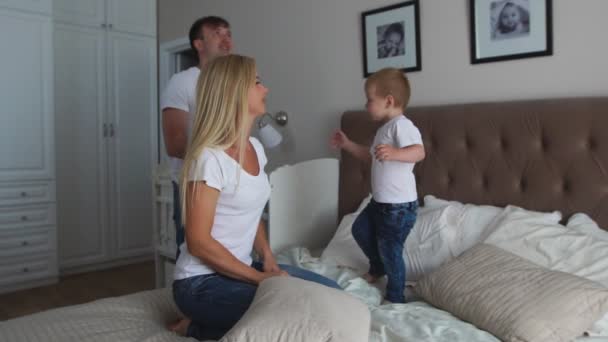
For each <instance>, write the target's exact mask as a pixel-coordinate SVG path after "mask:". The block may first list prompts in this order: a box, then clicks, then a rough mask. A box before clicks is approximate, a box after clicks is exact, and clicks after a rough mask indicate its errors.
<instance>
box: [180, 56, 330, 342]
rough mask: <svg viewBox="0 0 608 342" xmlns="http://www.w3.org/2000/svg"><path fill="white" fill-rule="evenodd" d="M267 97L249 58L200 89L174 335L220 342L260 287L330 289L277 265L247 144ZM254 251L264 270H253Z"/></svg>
mask: <svg viewBox="0 0 608 342" xmlns="http://www.w3.org/2000/svg"><path fill="white" fill-rule="evenodd" d="M267 93H268V89H267V88H266V87H264V85H262V83H261V82H260V80H259V78H258V77H257V75H256V68H255V62H254V60H253V59H252V58H249V57H244V56H238V55H230V56H224V57H218V58H216V59H214V60H213V61H212V62H211V63H210V64H209V65H208V66H207V68H206V69H205V71H204V73H203V74H202V75H201V76H200V78H199V81H198V85H197V113H196V117H195V119H194V124H193V127H192V138H191V142H190V145H189V147H188V151H187V153H186V157H185V158H184V167H183V171H182V182H181V183H182V184H181V187H182V189H181V190H182V191H181V194H182V208H184V210H183V214H184V217H185V218H186V225H185V226H186V242H185V243H184V244H182V245H181V246H180V250H181V254H180V256H179V258H178V260H177V263H176V267H175V279H176V280H175V281H174V282H173V297H174V299H175V302H176V304H177V306H178V307H179V309H180V310H181V311H182V312H183V313H184V314H185V315H186V317H188V318H187V319H184V320H182V321H180V322H179V323H177V324H176V325H174V326H173V327H172V329H173V330H175V331H177V332H178V333H182V334H185V335H187V336H191V337H195V338H197V339H199V340H205V339H220V338H221V337H222V336H223V335H224V334H225V333H226V332H227V331H228V330H229V329H230V328H231V327H232V326H233V325H234V324H235V323H236V322H237V321H238V320H239V319H240V318H241V317H242V315H243V314H244V313H245V311H246V310H247V308H248V307H249V305H250V304H251V302H252V300H253V297H254V295H255V291H256V288H257V285H258V284H259V283H260V282H261V281H263V280H264V279H266V278H269V277H274V276H287V275H291V276H296V277H299V278H302V279H307V280H311V281H315V282H318V283H321V284H324V285H327V286H330V287H334V288H340V287H339V286H338V284H336V283H335V282H334V281H332V280H330V279H327V278H324V277H322V276H320V275H318V274H315V273H313V272H309V271H305V270H302V269H298V268H296V267H290V266H285V265H280V266H279V265H277V263H276V261H275V258H274V256H273V254H272V251H271V250H270V247H269V245H268V240H267V238H266V233H265V227H264V225H263V223H262V222H261V220H260V218H261V214H262V210H263V208H264V206H265V204H266V202H267V201H268V198H269V196H270V185H269V183H268V177H267V175H266V173H265V172H264V165H265V164H266V156H265V155H264V150H263V147H262V145H261V144H260V143H259V141H257V140H256V139H255V138H251V137H250V131H251V127H252V124H253V122H254V121H255V119H256V118H258V117H260V116H262V115H263V114H264V113H265V112H266V105H265V98H266V94H267ZM252 249H255V251H256V252H257V253H258V255H260V256H261V257H262V260H263V262H262V263H259V262H252V259H251V256H250V255H251V252H252Z"/></svg>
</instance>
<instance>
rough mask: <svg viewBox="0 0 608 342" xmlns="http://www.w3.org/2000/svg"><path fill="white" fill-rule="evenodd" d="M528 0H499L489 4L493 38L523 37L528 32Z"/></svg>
mask: <svg viewBox="0 0 608 342" xmlns="http://www.w3.org/2000/svg"><path fill="white" fill-rule="evenodd" d="M529 1H530V0H501V1H495V2H492V4H491V5H490V17H491V23H492V25H491V30H492V32H491V37H492V39H493V40H499V39H510V38H519V37H525V36H528V35H529V34H530V6H529Z"/></svg>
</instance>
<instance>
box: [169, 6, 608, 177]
mask: <svg viewBox="0 0 608 342" xmlns="http://www.w3.org/2000/svg"><path fill="white" fill-rule="evenodd" d="M158 1H159V28H158V34H159V39H160V43H161V44H162V43H163V42H166V41H170V40H173V39H177V38H182V37H184V36H186V34H187V30H188V28H189V25H190V24H191V23H192V21H193V20H194V19H196V18H198V17H200V16H204V15H212V14H213V15H220V16H223V17H225V18H227V19H228V20H229V21H230V22H231V24H232V27H233V34H234V40H235V45H236V52H238V53H242V54H246V55H251V56H254V57H256V59H257V61H258V69H259V73H260V75H261V77H262V79H263V81H264V82H265V83H266V85H267V86H268V87H269V88H270V91H271V93H270V96H269V98H268V110H269V111H273V112H274V111H277V110H280V109H283V110H286V111H287V112H288V113H289V114H290V122H289V125H288V127H287V129H286V131H287V132H286V135H287V136H288V141H287V143H286V144H283V145H282V146H281V147H280V148H278V149H277V150H274V151H272V150H270V151H268V154H269V156H270V159H271V160H272V161H273V164H272V165H271V168H272V167H274V166H276V165H280V164H285V163H293V162H297V161H302V160H307V159H311V158H318V157H326V156H330V155H332V152H331V151H330V149H329V148H328V147H327V140H328V136H329V134H330V132H331V131H332V130H333V129H334V128H335V127H337V125H338V122H339V117H340V114H341V113H342V112H343V111H344V110H347V109H360V108H362V107H363V103H364V97H363V91H362V83H363V75H362V57H361V56H362V55H361V39H360V35H361V33H360V31H361V28H360V26H361V25H360V13H361V12H363V11H366V10H369V9H374V8H378V7H381V6H384V5H389V4H393V3H396V2H398V1H387V0H221V1H220V0H214V1H212V0H205V1H203V0H158ZM534 1H538V0H534ZM420 3H421V13H420V14H421V41H422V71H420V72H413V73H411V74H409V77H410V81H411V83H412V87H413V93H412V102H411V103H412V104H413V105H427V104H446V103H463V102H475V101H490V100H509V99H527V98H548V97H563V96H581V95H608V71H607V70H606V65H605V63H606V61H608V41H607V38H606V33H607V32H608V31H607V29H606V13H608V0H578V1H571V0H554V1H553V7H554V9H553V13H554V15H553V19H554V28H553V34H554V54H553V56H549V57H541V58H530V59H524V60H516V61H507V62H497V63H487V64H479V65H471V64H470V53H469V49H470V47H469V25H468V18H469V13H468V0H420Z"/></svg>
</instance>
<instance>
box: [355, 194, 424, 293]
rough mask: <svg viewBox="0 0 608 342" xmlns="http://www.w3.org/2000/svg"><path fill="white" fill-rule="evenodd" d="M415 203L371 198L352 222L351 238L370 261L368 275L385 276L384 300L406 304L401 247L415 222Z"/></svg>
mask: <svg viewBox="0 0 608 342" xmlns="http://www.w3.org/2000/svg"><path fill="white" fill-rule="evenodd" d="M417 210H418V201H414V202H407V203H397V204H395V203H378V202H376V201H374V200H373V199H372V200H371V201H370V202H369V204H368V205H367V206H366V207H365V209H363V211H362V212H361V214H359V216H358V217H357V219H356V220H355V222H354V223H353V228H352V232H353V237H354V238H355V241H357V244H358V245H359V247H361V249H362V250H363V253H365V255H366V256H367V258H368V259H369V265H370V267H369V274H370V275H372V276H376V277H381V276H383V275H385V274H386V275H387V278H388V281H387V284H386V299H387V300H389V301H391V302H393V303H403V302H405V297H404V295H403V291H404V290H405V262H404V261H403V248H404V244H405V239H406V238H407V235H408V234H409V233H410V230H412V227H414V223H415V222H416V211H417Z"/></svg>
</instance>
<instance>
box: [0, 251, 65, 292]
mask: <svg viewBox="0 0 608 342" xmlns="http://www.w3.org/2000/svg"><path fill="white" fill-rule="evenodd" d="M56 275H57V270H56V267H55V263H54V260H53V258H52V257H51V256H46V257H43V258H40V259H34V260H29V261H24V262H19V263H12V264H6V265H0V286H3V285H7V284H15V283H20V282H24V281H29V280H34V279H39V278H48V277H53V276H56Z"/></svg>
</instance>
